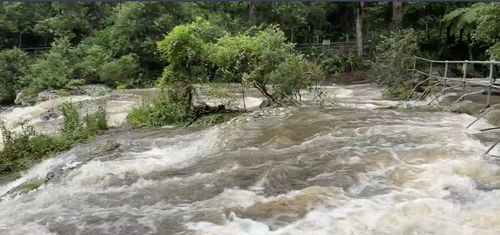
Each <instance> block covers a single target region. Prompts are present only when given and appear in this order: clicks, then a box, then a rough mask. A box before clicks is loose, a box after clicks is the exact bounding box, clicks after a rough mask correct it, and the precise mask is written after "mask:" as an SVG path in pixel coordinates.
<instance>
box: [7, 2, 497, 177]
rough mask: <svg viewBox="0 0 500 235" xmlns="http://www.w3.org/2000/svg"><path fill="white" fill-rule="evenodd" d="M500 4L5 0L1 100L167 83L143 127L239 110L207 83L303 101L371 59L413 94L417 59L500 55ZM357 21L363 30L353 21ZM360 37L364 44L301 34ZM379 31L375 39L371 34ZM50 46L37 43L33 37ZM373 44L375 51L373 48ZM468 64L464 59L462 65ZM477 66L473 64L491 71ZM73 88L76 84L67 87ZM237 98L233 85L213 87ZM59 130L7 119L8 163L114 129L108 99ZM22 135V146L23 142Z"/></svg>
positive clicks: (139, 110)
mask: <svg viewBox="0 0 500 235" xmlns="http://www.w3.org/2000/svg"><path fill="white" fill-rule="evenodd" d="M499 6H500V4H499V3H496V2H491V3H473V2H404V3H403V2H338V3H337V2H4V3H2V4H1V5H0V13H1V14H0V25H1V27H2V30H1V31H0V39H1V40H0V47H1V48H3V49H2V51H0V104H6V105H9V104H12V103H14V101H15V100H16V96H18V95H19V94H20V93H22V94H23V95H25V96H26V97H27V100H28V102H31V103H34V102H35V101H36V96H37V94H38V93H40V92H42V91H46V90H50V91H52V90H64V91H65V92H66V93H71V90H73V89H75V88H76V87H78V86H79V85H83V84H96V83H102V84H106V85H107V86H109V87H112V88H118V89H126V88H134V87H139V88H140V87H151V86H155V87H156V88H157V90H158V92H157V94H156V95H155V96H154V97H152V98H150V99H148V100H144V101H143V102H142V103H140V104H138V105H137V106H136V107H135V108H134V109H133V110H132V112H131V113H130V114H129V115H128V117H127V121H128V123H130V124H132V125H134V126H135V127H136V128H140V127H153V126H162V125H178V126H187V125H190V124H191V123H193V122H194V121H200V119H204V120H202V121H201V122H206V123H220V122H223V121H226V120H227V119H228V118H230V117H233V116H234V115H237V114H238V112H235V111H231V110H229V109H227V107H226V106H219V107H210V106H208V105H206V104H204V103H203V102H201V103H195V102H194V100H195V99H194V97H196V96H197V94H196V93H197V91H196V87H195V86H196V85H198V84H206V85H214V87H217V85H224V84H237V85H239V86H240V87H241V89H249V88H254V89H257V90H258V91H259V92H260V93H261V95H262V96H263V97H265V98H266V99H267V100H268V101H269V103H270V105H275V106H283V105H295V104H298V103H300V99H301V98H300V93H299V91H300V90H301V89H312V87H313V86H314V85H316V84H318V83H320V82H322V81H324V80H325V78H329V79H330V78H332V77H333V78H338V79H340V78H342V75H344V74H347V73H353V72H354V71H369V73H364V74H368V75H369V76H368V77H367V78H369V79H372V80H373V81H374V82H376V83H378V84H379V85H382V86H386V87H387V88H388V89H386V95H387V96H389V97H396V98H405V97H407V95H408V94H409V91H410V90H411V87H409V86H408V84H407V83H406V81H405V80H406V77H407V76H406V75H407V74H406V71H407V69H408V68H409V66H411V65H412V64H411V63H409V61H410V59H411V58H412V57H413V56H415V55H422V54H424V55H425V57H428V58H429V57H430V58H432V59H449V60H451V59H469V60H472V59H478V60H479V59H489V58H491V59H496V60H498V59H500V50H499V49H498V48H500V47H499V45H500V44H499V41H498V38H499V35H500V23H499V22H498V21H497V20H495V19H496V18H495V17H498V16H499V15H500V10H499V9H500V7H499ZM353 28H355V29H356V30H353ZM349 38H355V39H356V45H357V47H356V50H357V51H355V52H351V51H340V50H330V49H327V48H325V47H321V46H319V47H313V48H312V49H311V50H310V51H309V52H307V53H306V52H301V51H300V50H298V47H296V46H295V44H304V43H320V42H321V41H322V40H323V39H329V40H331V41H348V40H349ZM367 40H369V41H371V43H370V48H369V49H367V48H366V47H365V46H364V44H363V43H364V41H367ZM40 47H41V48H45V49H47V50H45V49H43V50H42V49H40V50H42V51H41V53H40V51H36V50H35V51H33V50H30V49H26V48H40ZM364 55H369V57H368V58H369V59H366V57H364ZM450 69H451V70H458V68H450ZM485 72H487V71H486V69H484V68H480V67H473V69H471V70H470V73H479V74H480V73H485ZM62 93H64V92H62ZM209 93H210V94H209V95H215V96H218V97H219V98H221V99H222V100H224V102H227V103H230V102H231V99H232V98H231V97H229V96H228V95H227V94H224V92H221V90H218V89H213V90H211V91H210V92H209ZM60 109H61V111H62V113H63V115H64V117H65V118H64V124H63V127H62V129H61V131H60V132H59V133H58V135H55V136H48V135H43V134H40V133H37V132H36V131H35V130H34V129H33V127H29V126H24V127H22V131H21V132H13V131H12V130H9V129H7V128H5V127H3V128H2V132H3V136H4V140H3V141H4V144H3V145H4V146H5V147H4V149H3V150H2V151H1V152H0V175H7V174H12V173H15V172H18V171H21V170H25V169H27V168H29V167H30V166H31V165H33V164H34V163H36V162H38V161H40V160H41V159H44V158H46V157H49V156H52V155H54V154H55V153H58V152H61V151H65V150H68V149H70V148H72V147H73V146H75V145H76V144H78V143H80V142H82V141H85V140H88V139H89V138H92V137H93V136H95V135H98V134H100V133H102V132H103V131H105V130H106V129H107V128H108V127H107V125H106V112H105V110H104V109H103V108H101V109H100V110H99V111H98V112H96V113H94V114H89V115H87V116H85V117H83V118H82V117H81V115H80V114H79V113H78V110H77V108H76V107H75V106H73V105H72V104H69V103H67V104H64V105H63V106H61V107H60ZM14 146H15V147H14Z"/></svg>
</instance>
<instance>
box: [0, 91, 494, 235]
mask: <svg viewBox="0 0 500 235" xmlns="http://www.w3.org/2000/svg"><path fill="white" fill-rule="evenodd" d="M329 89H330V92H331V93H332V94H335V99H336V105H333V106H324V107H316V106H310V107H299V108H296V109H287V110H288V111H286V110H285V111H283V112H284V113H286V114H287V115H282V116H280V117H276V118H271V119H262V120H253V121H249V122H239V123H231V124H222V125H219V126H215V127H210V128H188V129H183V130H177V129H166V128H157V129H155V130H141V131H130V132H111V133H108V134H106V135H103V136H100V137H98V138H96V139H95V140H94V141H92V142H90V143H88V144H84V145H81V146H79V147H77V148H75V149H73V150H71V151H69V152H67V153H64V154H60V155H59V156H57V157H55V158H52V159H48V160H45V161H44V162H42V163H40V164H38V165H37V166H35V167H33V168H32V169H31V170H30V171H29V172H27V173H26V174H25V175H24V176H23V178H21V179H19V180H17V181H14V182H11V183H9V184H5V185H3V186H0V195H3V194H5V193H6V192H7V191H9V190H11V189H12V188H14V187H16V186H17V185H19V184H21V183H22V182H24V181H26V180H29V179H37V178H42V179H43V178H45V177H46V175H47V174H48V173H49V172H50V171H51V170H53V169H56V168H57V167H61V166H64V167H65V168H64V167H63V168H64V169H63V170H61V171H63V173H61V174H60V175H58V176H57V177H55V178H54V179H52V180H50V181H49V182H48V183H46V184H44V185H42V186H41V187H40V188H38V189H37V190H34V191H31V192H28V193H26V194H23V195H19V196H16V197H14V198H11V197H9V196H4V198H3V200H2V201H1V202H0V234H5V235H48V234H51V235H56V234H57V235H105V234H109V235H111V234H113V235H150V234H151V235H153V234H154V235H181V234H182V235H299V234H300V235H344V234H345V235H385V234H387V235H389V234H390V235H393V234H398V235H403V234H404V235H406V234H407V235H430V234H438V235H471V234H481V235H498V234H500V216H498V215H499V214H500V190H499V189H500V167H499V165H498V164H497V163H496V162H495V161H494V160H492V159H491V158H487V157H483V156H481V155H482V154H483V152H484V151H485V150H486V149H487V148H488V144H487V143H482V142H480V140H478V139H476V138H473V136H472V135H471V133H475V132H478V130H479V129H481V128H485V127H491V125H490V124H488V123H487V122H486V121H485V120H480V121H479V122H478V123H476V124H475V125H474V126H473V128H471V129H465V127H466V126H467V125H468V124H469V123H471V122H472V121H474V120H475V118H474V117H472V116H469V115H467V114H455V113H444V112H424V111H406V110H399V109H379V107H384V106H389V105H395V104H396V103H397V102H395V101H390V100H384V99H382V96H381V89H380V88H376V87H373V86H370V85H345V86H332V87H330V88H329ZM110 142H112V143H117V146H119V147H117V148H116V149H112V150H109V151H101V150H102V148H103V146H104V145H105V144H109V143H110ZM494 152H496V153H497V152H498V150H497V149H494ZM497 154H498V153H497Z"/></svg>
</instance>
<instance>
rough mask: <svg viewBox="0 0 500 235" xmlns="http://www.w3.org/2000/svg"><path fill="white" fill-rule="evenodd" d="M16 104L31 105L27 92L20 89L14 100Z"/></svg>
mask: <svg viewBox="0 0 500 235" xmlns="http://www.w3.org/2000/svg"><path fill="white" fill-rule="evenodd" d="M14 104H17V105H23V106H27V105H29V97H28V96H26V95H25V92H23V91H20V92H19V93H17V94H16V99H15V100H14Z"/></svg>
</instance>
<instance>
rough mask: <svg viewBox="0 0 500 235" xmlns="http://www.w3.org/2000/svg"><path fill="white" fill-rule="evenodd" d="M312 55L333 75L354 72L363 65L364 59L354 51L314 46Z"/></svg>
mask: <svg viewBox="0 0 500 235" xmlns="http://www.w3.org/2000/svg"><path fill="white" fill-rule="evenodd" d="M310 57H311V59H312V60H313V61H314V62H315V63H317V64H319V65H320V66H321V68H322V69H323V71H325V73H327V74H329V75H332V76H339V75H341V74H343V73H348V72H352V71H354V70H356V69H357V68H359V67H361V66H362V65H363V61H362V60H361V59H360V58H359V57H357V55H355V54H354V53H352V52H338V51H333V50H329V49H327V48H325V47H315V48H313V50H312V53H311V55H310Z"/></svg>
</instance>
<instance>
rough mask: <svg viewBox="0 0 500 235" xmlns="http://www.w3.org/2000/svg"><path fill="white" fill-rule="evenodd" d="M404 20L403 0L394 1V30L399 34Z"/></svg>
mask: <svg viewBox="0 0 500 235" xmlns="http://www.w3.org/2000/svg"><path fill="white" fill-rule="evenodd" d="M402 20H403V2H392V24H393V26H392V27H393V28H392V29H393V32H394V33H395V34H396V35H399V32H400V31H401V22H402Z"/></svg>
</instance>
